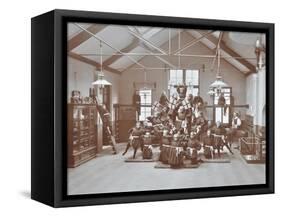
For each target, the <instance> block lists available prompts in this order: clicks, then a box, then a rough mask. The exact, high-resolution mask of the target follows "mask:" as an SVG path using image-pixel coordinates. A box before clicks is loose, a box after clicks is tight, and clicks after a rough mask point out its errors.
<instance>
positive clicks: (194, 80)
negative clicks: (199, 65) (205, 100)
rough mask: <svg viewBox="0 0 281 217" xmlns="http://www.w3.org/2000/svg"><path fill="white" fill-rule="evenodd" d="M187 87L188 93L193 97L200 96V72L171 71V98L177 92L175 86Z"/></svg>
mask: <svg viewBox="0 0 281 217" xmlns="http://www.w3.org/2000/svg"><path fill="white" fill-rule="evenodd" d="M179 84H185V85H187V87H188V88H187V93H188V94H190V93H191V94H192V95H193V96H198V94H199V70H191V69H186V70H170V81H169V94H170V97H172V95H173V94H174V93H176V92H177V88H176V87H174V86H175V85H179Z"/></svg>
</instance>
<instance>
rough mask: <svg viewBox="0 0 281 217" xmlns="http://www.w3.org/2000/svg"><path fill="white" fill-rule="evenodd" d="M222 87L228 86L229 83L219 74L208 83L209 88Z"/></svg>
mask: <svg viewBox="0 0 281 217" xmlns="http://www.w3.org/2000/svg"><path fill="white" fill-rule="evenodd" d="M222 87H229V85H228V84H227V83H225V82H224V81H223V80H222V77H221V76H217V79H216V80H215V81H214V82H213V83H212V84H211V85H210V88H222Z"/></svg>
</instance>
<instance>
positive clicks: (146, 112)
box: [139, 90, 152, 121]
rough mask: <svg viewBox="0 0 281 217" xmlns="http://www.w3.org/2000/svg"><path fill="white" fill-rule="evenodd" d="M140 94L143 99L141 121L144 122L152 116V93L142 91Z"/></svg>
mask: <svg viewBox="0 0 281 217" xmlns="http://www.w3.org/2000/svg"><path fill="white" fill-rule="evenodd" d="M139 94H140V98H141V102H140V116H139V120H140V121H144V120H145V119H146V118H147V117H149V116H151V107H152V91H151V90H140V91H139Z"/></svg>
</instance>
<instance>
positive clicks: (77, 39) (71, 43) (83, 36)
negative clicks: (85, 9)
mask: <svg viewBox="0 0 281 217" xmlns="http://www.w3.org/2000/svg"><path fill="white" fill-rule="evenodd" d="M104 28H106V26H105V25H91V26H89V27H88V28H87V30H88V31H89V32H91V33H93V34H97V33H98V32H100V31H102V30H103V29H104ZM89 38H91V35H90V34H89V33H87V32H86V31H82V32H80V33H79V34H77V35H75V36H74V37H73V38H71V39H70V40H68V43H67V50H68V51H72V50H73V49H74V48H76V47H78V46H79V45H80V44H82V43H83V42H85V41H87V40H88V39H89Z"/></svg>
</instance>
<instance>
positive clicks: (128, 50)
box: [103, 28, 162, 66]
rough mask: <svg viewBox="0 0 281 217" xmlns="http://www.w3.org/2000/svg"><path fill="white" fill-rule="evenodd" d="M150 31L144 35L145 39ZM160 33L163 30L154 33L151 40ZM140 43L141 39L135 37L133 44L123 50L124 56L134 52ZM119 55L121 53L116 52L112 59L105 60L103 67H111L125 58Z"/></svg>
mask: <svg viewBox="0 0 281 217" xmlns="http://www.w3.org/2000/svg"><path fill="white" fill-rule="evenodd" d="M137 31H138V30H137ZM149 31H151V28H150V29H148V30H147V31H146V32H145V33H144V35H143V37H144V36H145V35H146V34H149ZM160 31H162V29H159V30H158V31H156V32H153V33H152V35H151V36H150V37H149V38H151V37H152V36H154V35H156V34H157V33H159V32H160ZM139 42H140V39H139V38H136V37H135V38H134V39H133V41H132V43H131V44H129V45H128V46H127V47H125V48H123V49H122V50H121V52H122V53H123V54H124V53H130V52H131V51H132V50H134V49H135V48H137V47H138V46H139ZM118 54H120V52H116V53H115V54H113V55H112V57H109V58H108V59H107V60H105V61H104V62H103V65H106V66H109V65H111V64H113V63H114V62H116V61H117V60H119V59H120V58H122V57H123V56H124V55H121V56H120V55H118ZM132 65H133V64H132Z"/></svg>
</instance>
